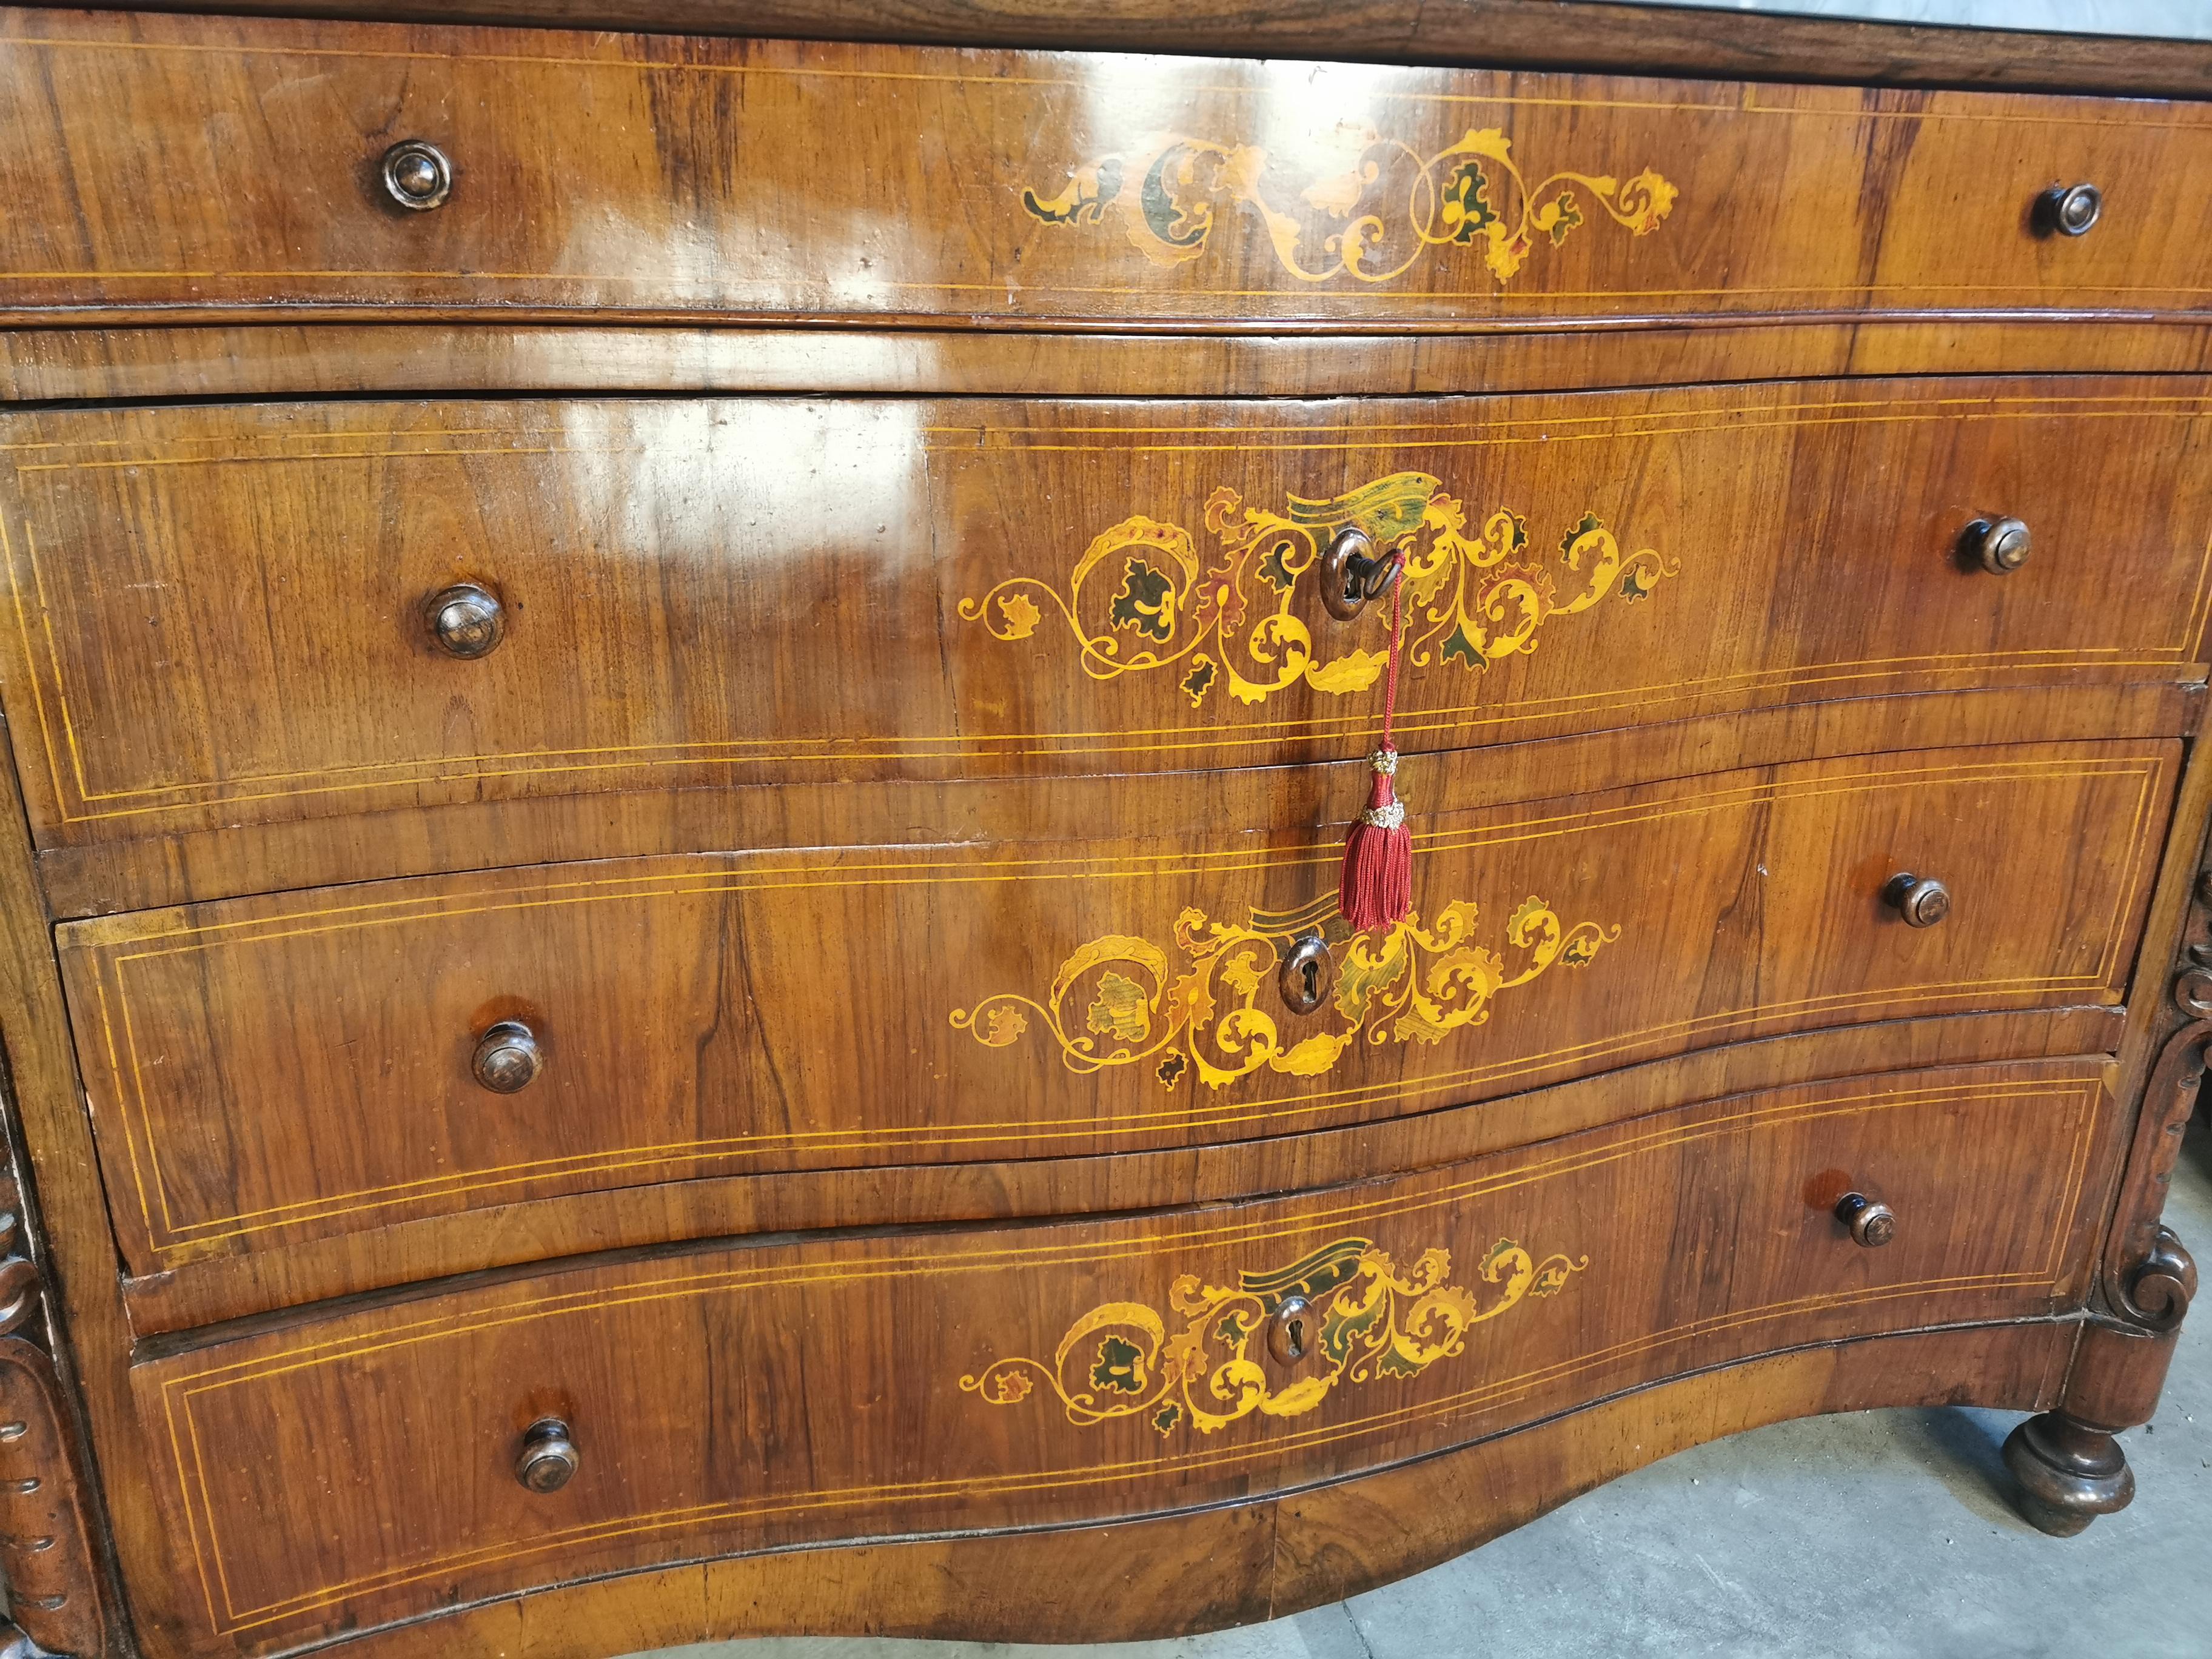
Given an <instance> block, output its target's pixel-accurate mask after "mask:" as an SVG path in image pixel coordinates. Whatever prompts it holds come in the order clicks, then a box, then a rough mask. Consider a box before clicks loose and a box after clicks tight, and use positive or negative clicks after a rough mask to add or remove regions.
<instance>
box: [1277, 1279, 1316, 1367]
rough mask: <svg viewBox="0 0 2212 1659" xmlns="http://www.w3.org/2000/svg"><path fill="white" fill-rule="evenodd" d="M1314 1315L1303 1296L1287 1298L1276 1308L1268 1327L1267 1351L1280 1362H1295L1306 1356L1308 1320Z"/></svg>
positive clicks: (1287, 1363)
mask: <svg viewBox="0 0 2212 1659" xmlns="http://www.w3.org/2000/svg"><path fill="white" fill-rule="evenodd" d="M1312 1316H1313V1310H1312V1308H1311V1307H1310V1306H1309V1305H1308V1304H1307V1302H1306V1299H1305V1298H1304V1297H1302V1296H1294V1297H1289V1298H1287V1299H1286V1300H1285V1302H1284V1303H1283V1304H1282V1305H1281V1306H1280V1307H1279V1308H1277V1309H1276V1310H1275V1317H1274V1320H1273V1322H1272V1323H1271V1324H1270V1325H1269V1326H1268V1328H1267V1352H1269V1353H1271V1354H1273V1355H1274V1357H1275V1362H1276V1363H1277V1364H1281V1365H1291V1364H1297V1362H1298V1361H1299V1360H1301V1359H1304V1358H1305V1357H1306V1322H1307V1321H1308V1320H1310V1318H1311V1317H1312Z"/></svg>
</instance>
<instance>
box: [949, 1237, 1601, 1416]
mask: <svg viewBox="0 0 2212 1659" xmlns="http://www.w3.org/2000/svg"><path fill="white" fill-rule="evenodd" d="M1588 1266H1589V1257H1588V1256H1584V1257H1583V1258H1582V1259H1581V1260H1580V1261H1573V1260H1571V1259H1569V1258H1568V1257H1567V1256H1565V1255H1548V1256H1546V1257H1545V1258H1544V1259H1543V1260H1542V1261H1537V1260H1536V1259H1535V1258H1534V1256H1532V1255H1529V1253H1528V1251H1527V1250H1524V1249H1522V1248H1521V1246H1520V1245H1519V1244H1517V1243H1515V1242H1514V1241H1513V1240H1511V1239H1510V1238H1501V1239H1499V1240H1498V1243H1496V1244H1494V1245H1492V1247H1491V1249H1490V1253H1489V1254H1488V1255H1486V1256H1484V1257H1483V1259H1482V1261H1481V1264H1480V1266H1479V1267H1476V1269H1475V1273H1474V1276H1475V1278H1476V1279H1477V1280H1478V1281H1480V1284H1482V1285H1485V1286H1486V1287H1488V1290H1489V1291H1490V1294H1489V1295H1488V1297H1487V1298H1486V1297H1485V1296H1484V1294H1483V1293H1481V1292H1478V1291H1470V1290H1468V1289H1466V1288H1464V1287H1463V1286H1462V1285H1454V1284H1452V1283H1450V1282H1449V1280H1450V1278H1451V1256H1450V1254H1449V1252H1447V1251H1444V1250H1442V1249H1430V1250H1424V1251H1423V1252H1422V1253H1421V1255H1420V1258H1419V1260H1418V1261H1415V1262H1414V1263H1413V1267H1411V1268H1410V1269H1407V1270H1406V1271H1404V1272H1401V1271H1400V1270H1399V1267H1398V1265H1397V1263H1396V1262H1395V1261H1392V1260H1391V1259H1390V1257H1389V1256H1388V1255H1385V1254H1384V1253H1383V1251H1381V1250H1379V1249H1376V1248H1375V1246H1374V1245H1373V1244H1371V1243H1369V1242H1368V1241H1367V1240H1365V1239H1364V1238H1340V1239H1338V1240H1336V1241H1335V1242H1334V1243H1329V1244H1324V1245H1322V1247H1321V1249H1317V1250H1315V1251H1314V1252H1312V1253H1311V1254H1310V1255H1307V1256H1305V1257H1304V1258H1303V1259H1301V1260H1299V1261H1296V1262H1293V1263H1292V1264H1291V1266H1289V1267H1282V1268H1278V1269H1276V1270H1274V1271H1273V1272H1270V1273H1249V1272H1246V1273H1238V1274H1237V1283H1236V1284H1235V1285H1207V1284H1205V1283H1202V1282H1201V1281H1200V1279H1199V1278H1198V1277H1197V1275H1196V1274H1194V1273H1184V1274H1182V1275H1181V1276H1180V1277H1178V1278H1177V1279H1176V1281H1175V1283H1174V1284H1173V1285H1170V1287H1169V1290H1168V1304H1169V1305H1170V1307H1171V1308H1172V1309H1173V1310H1175V1313H1176V1316H1177V1318H1179V1319H1180V1320H1182V1322H1183V1325H1182V1329H1180V1330H1178V1331H1175V1332H1173V1333H1170V1330H1169V1328H1168V1322H1167V1321H1166V1320H1165V1319H1163V1318H1162V1317H1161V1316H1159V1314H1158V1313H1157V1312H1155V1311H1154V1310H1152V1309H1151V1308H1149V1307H1147V1306H1146V1305H1145V1304H1143V1303H1141V1302H1109V1303H1107V1304H1104V1305H1103V1306H1102V1307H1097V1308H1094V1309H1092V1310H1091V1311H1090V1312H1089V1313H1087V1314H1085V1316H1083V1317H1082V1318H1080V1319H1079V1320H1077V1321H1076V1322H1075V1323H1074V1324H1073V1325H1072V1326H1070V1327H1069V1328H1068V1331H1067V1334H1066V1335H1065V1336H1063V1337H1061V1338H1060V1346H1058V1347H1057V1348H1056V1349H1054V1351H1053V1356H1052V1361H1051V1363H1050V1364H1046V1363H1045V1362H1044V1361H1042V1360H1040V1359H1031V1358H1026V1357H1024V1356H1015V1357H1012V1358H1006V1359H995V1360H993V1361H992V1362H991V1364H988V1365H987V1366H985V1367H984V1368H983V1370H982V1371H981V1374H980V1375H976V1376H963V1377H962V1378H961V1379H960V1386H961V1387H962V1388H963V1389H965V1390H967V1391H968V1392H969V1393H971V1394H980V1395H982V1397H983V1398H984V1399H985V1400H987V1401H990V1402H991V1403H992V1404H993V1405H994V1406H1012V1405H1015V1404H1018V1403H1019V1402H1020V1401H1024V1400H1026V1399H1027V1398H1029V1396H1030V1395H1031V1394H1032V1393H1034V1392H1035V1391H1036V1378H1038V1377H1042V1378H1043V1379H1044V1381H1045V1383H1047V1384H1048V1386H1049V1387H1050V1388H1051V1389H1052V1391H1053V1392H1054V1394H1056V1395H1059V1396H1060V1404H1061V1405H1062V1406H1063V1407H1066V1411H1067V1416H1068V1420H1069V1421H1071V1422H1073V1423H1076V1424H1078V1425H1082V1426H1084V1427H1086V1428H1087V1427H1089V1426H1090V1425H1092V1424H1096V1423H1103V1422H1106V1421H1108V1420H1109V1419H1114V1418H1122V1417H1142V1418H1143V1419H1145V1420H1146V1422H1148V1423H1150V1424H1151V1425H1152V1427H1153V1428H1154V1429H1156V1430H1158V1431H1159V1432H1160V1433H1161V1434H1163V1435H1167V1434H1172V1433H1173V1432H1174V1431H1176V1429H1177V1428H1179V1427H1181V1426H1182V1425H1184V1424H1185V1423H1189V1424H1192V1425H1195V1426H1196V1427H1197V1429H1198V1431H1200V1433H1201V1434H1211V1433H1212V1432H1213V1431H1214V1430H1216V1429H1218V1428H1222V1427H1224V1426H1225V1425H1228V1424H1231V1423H1234V1422H1236V1421H1237V1419H1239V1418H1243V1417H1249V1416H1250V1415H1251V1414H1252V1413H1254V1412H1258V1413H1261V1414H1262V1415H1264V1416H1267V1417H1296V1416H1298V1415H1299V1414H1300V1413H1304V1412H1310V1411H1311V1410H1312V1409H1313V1408H1314V1407H1316V1406H1318V1405H1320V1404H1321V1402H1322V1401H1323V1400H1325V1399H1327V1398H1328V1395H1329V1393H1330V1391H1331V1390H1332V1389H1334V1388H1335V1387H1336V1385H1337V1384H1338V1383H1340V1382H1341V1381H1343V1380H1344V1379H1346V1377H1349V1378H1350V1379H1351V1380H1352V1382H1354V1383H1370V1382H1374V1381H1377V1380H1380V1379H1385V1378H1389V1379H1398V1380H1403V1379H1406V1378H1408V1377H1414V1376H1419V1375H1420V1374H1421V1373H1422V1372H1423V1371H1425V1370H1427V1369H1428V1368H1429V1367H1430V1366H1431V1365H1432V1364H1435V1363H1436V1362H1437V1360H1439V1359H1446V1358H1452V1357H1454V1356H1455V1355H1458V1354H1460V1353H1462V1352H1465V1349H1466V1344H1467V1334H1468V1331H1469V1330H1470V1329H1472V1328H1474V1327H1475V1326H1477V1325H1480V1323H1482V1322H1484V1321H1485V1320H1487V1319H1495V1318H1496V1317H1497V1316H1498V1315H1500V1314H1502V1313H1504V1311H1505V1310H1507V1309H1509V1308H1511V1307H1512V1306H1514V1305H1515V1304H1516V1303H1518V1302H1520V1301H1521V1300H1522V1298H1523V1297H1544V1296H1550V1295H1551V1294H1553V1292H1554V1291H1557V1290H1559V1287H1560V1286H1561V1285H1565V1283H1566V1282H1567V1277H1568V1275H1569V1274H1571V1273H1579V1272H1581V1271H1582V1270H1583V1268H1584V1267H1588ZM1294 1298H1295V1299H1296V1303H1302V1304H1304V1308H1303V1309H1299V1308H1297V1306H1296V1304H1295V1303H1294V1302H1293V1299H1294ZM1285 1304H1292V1306H1291V1307H1289V1308H1286V1306H1285ZM1293 1311H1297V1312H1304V1314H1305V1316H1306V1317H1308V1318H1309V1319H1310V1321H1311V1327H1312V1328H1311V1331H1310V1334H1309V1336H1308V1337H1307V1342H1308V1347H1307V1356H1308V1358H1307V1359H1306V1362H1305V1364H1304V1366H1303V1367H1301V1369H1302V1370H1303V1374H1302V1375H1297V1376H1295V1377H1294V1380H1292V1381H1291V1382H1290V1383H1287V1384H1286V1385H1285V1386H1283V1387H1281V1388H1276V1387H1273V1386H1272V1384H1271V1381H1270V1375H1269V1373H1268V1371H1267V1370H1266V1369H1264V1368H1263V1367H1262V1366H1261V1364H1260V1361H1259V1359H1258V1358H1256V1357H1255V1355H1254V1353H1253V1352H1252V1345H1253V1343H1254V1341H1255V1340H1257V1339H1258V1338H1259V1337H1260V1336H1261V1333H1262V1332H1264V1331H1265V1330H1266V1328H1267V1323H1268V1322H1269V1321H1270V1320H1271V1319H1273V1318H1276V1317H1277V1316H1279V1315H1287V1314H1289V1313H1291V1312H1293ZM1094 1339H1095V1340H1094ZM1071 1364H1073V1365H1074V1366H1075V1368H1076V1370H1075V1371H1074V1373H1073V1375H1071V1373H1070V1370H1069V1367H1070V1365H1071Z"/></svg>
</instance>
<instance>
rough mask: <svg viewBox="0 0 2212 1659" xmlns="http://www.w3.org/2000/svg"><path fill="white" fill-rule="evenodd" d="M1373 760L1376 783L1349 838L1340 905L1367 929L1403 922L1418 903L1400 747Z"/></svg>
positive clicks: (1339, 889)
mask: <svg viewBox="0 0 2212 1659" xmlns="http://www.w3.org/2000/svg"><path fill="white" fill-rule="evenodd" d="M1368 763H1369V764H1370V765H1371V766H1372V767H1374V769H1375V787H1374V789H1373V790H1372V791H1371V792H1370V793H1369V795H1368V797H1367V810H1366V811H1364V812H1362V813H1361V814H1360V815H1359V822H1358V823H1355V824H1353V825H1352V833H1351V834H1350V835H1349V836H1346V837H1345V838H1344V879H1343V880H1342V881H1341V882H1340V883H1339V884H1338V886H1337V893H1336V908H1338V909H1339V910H1340V911H1341V912H1342V913H1343V915H1344V919H1345V920H1346V921H1348V922H1350V923H1351V924H1352V927H1353V929H1354V930H1355V931H1357V932H1361V933H1364V932H1365V931H1366V930H1367V929H1368V928H1370V927H1383V926H1386V925H1387V924H1389V923H1390V922H1394V921H1403V920H1405V918H1406V917H1407V915H1410V914H1411V913H1412V911H1413V831H1412V830H1410V829H1407V828H1406V804H1405V803H1404V802H1403V801H1401V800H1400V799H1398V792H1397V789H1396V787H1395V785H1394V784H1393V783H1392V781H1391V779H1392V776H1393V775H1394V774H1395V772H1396V771H1397V769H1398V751H1397V750H1395V749H1378V750H1376V751H1375V752H1374V754H1373V755H1372V756H1370V757H1369V761H1368Z"/></svg>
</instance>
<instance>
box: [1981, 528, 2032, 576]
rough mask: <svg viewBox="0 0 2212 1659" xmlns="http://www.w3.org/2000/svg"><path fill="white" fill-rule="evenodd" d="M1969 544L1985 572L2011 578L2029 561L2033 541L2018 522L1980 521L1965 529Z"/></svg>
mask: <svg viewBox="0 0 2212 1659" xmlns="http://www.w3.org/2000/svg"><path fill="white" fill-rule="evenodd" d="M1966 544H1967V546H1968V548H1969V549H1970V550H1972V553H1973V556H1974V557H1975V558H1976V559H1978V560H1979V561H1980V562H1981V567H1982V568H1983V569H1984V570H1986V571H1988V572H1989V573H1990V574H1991V575H1992V576H2008V575H2010V574H2012V573H2013V572H2014V571H2015V570H2017V569H2019V568H2021V566H2022V565H2024V564H2026V563H2027V556H2028V553H2029V551H2030V550H2031V549H2032V548H2033V545H2034V540H2033V538H2032V537H2030V536H2029V534H2028V533H2027V525H2025V524H2023V523H2022V522H2021V520H2018V519H1977V520H1974V522H1973V523H1972V524H1971V525H1968V526H1966Z"/></svg>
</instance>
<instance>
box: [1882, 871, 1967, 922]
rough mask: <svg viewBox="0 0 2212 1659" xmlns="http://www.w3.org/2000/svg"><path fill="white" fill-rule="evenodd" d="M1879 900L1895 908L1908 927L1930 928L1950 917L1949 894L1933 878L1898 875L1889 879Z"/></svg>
mask: <svg viewBox="0 0 2212 1659" xmlns="http://www.w3.org/2000/svg"><path fill="white" fill-rule="evenodd" d="M1881 896H1883V897H1884V898H1886V899H1887V900H1888V901H1889V902H1891V903H1892V904H1893V905H1895V906H1896V907H1897V913H1898V915H1901V916H1903V917H1904V918H1905V926H1906V927H1934V926H1935V925H1936V923H1937V922H1939V921H1942V920H1943V918H1944V917H1946V916H1948V915H1950V914H1951V890H1950V889H1949V888H1948V887H1946V886H1945V885H1944V884H1942V882H1940V881H1938V880H1936V878H1935V877H1933V876H1916V875H1913V874H1911V873H1910V872H1899V874H1897V875H1894V876H1892V877H1891V878H1889V884H1888V885H1887V886H1886V887H1884V888H1883V889H1882V890H1881Z"/></svg>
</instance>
